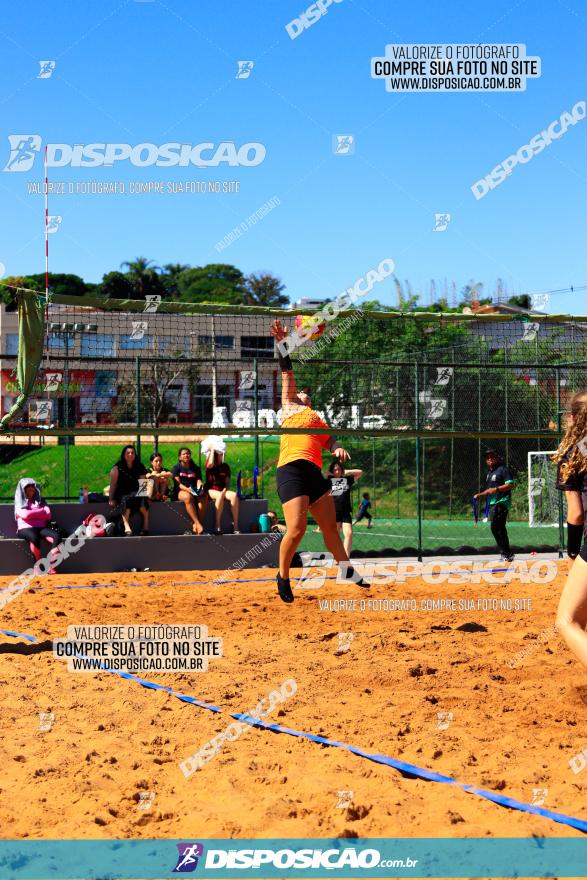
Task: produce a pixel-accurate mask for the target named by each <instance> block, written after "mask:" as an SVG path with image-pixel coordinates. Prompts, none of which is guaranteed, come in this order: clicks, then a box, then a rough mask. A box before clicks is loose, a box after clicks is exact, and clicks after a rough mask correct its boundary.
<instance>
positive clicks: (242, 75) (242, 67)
mask: <svg viewBox="0 0 587 880" xmlns="http://www.w3.org/2000/svg"><path fill="white" fill-rule="evenodd" d="M236 63H237V64H238V69H237V72H236V76H235V79H248V78H249V77H250V75H251V73H252V72H253V67H254V66H255V62H254V61H237V62H236Z"/></svg>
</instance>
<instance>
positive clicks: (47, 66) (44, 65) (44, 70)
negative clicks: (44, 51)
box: [37, 61, 55, 79]
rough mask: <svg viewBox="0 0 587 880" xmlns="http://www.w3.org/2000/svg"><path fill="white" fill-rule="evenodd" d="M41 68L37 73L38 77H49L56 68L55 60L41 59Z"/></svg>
mask: <svg viewBox="0 0 587 880" xmlns="http://www.w3.org/2000/svg"><path fill="white" fill-rule="evenodd" d="M39 67H40V68H41V69H40V71H39V72H38V74H37V79H49V77H50V76H51V75H52V73H53V71H54V70H55V61H39Z"/></svg>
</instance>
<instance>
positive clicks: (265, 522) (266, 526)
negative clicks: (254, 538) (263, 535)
mask: <svg viewBox="0 0 587 880" xmlns="http://www.w3.org/2000/svg"><path fill="white" fill-rule="evenodd" d="M259 528H260V529H261V531H262V532H270V531H271V520H270V518H269V515H268V514H267V513H262V514H261V515H260V517H259Z"/></svg>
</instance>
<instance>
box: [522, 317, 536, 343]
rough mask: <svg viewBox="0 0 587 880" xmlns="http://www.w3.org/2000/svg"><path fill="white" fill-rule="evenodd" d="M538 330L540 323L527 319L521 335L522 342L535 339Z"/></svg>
mask: <svg viewBox="0 0 587 880" xmlns="http://www.w3.org/2000/svg"><path fill="white" fill-rule="evenodd" d="M539 330H540V324H539V323H538V321H528V323H527V324H524V332H523V335H522V342H532V341H533V340H534V339H536V335H537V333H538V331H539Z"/></svg>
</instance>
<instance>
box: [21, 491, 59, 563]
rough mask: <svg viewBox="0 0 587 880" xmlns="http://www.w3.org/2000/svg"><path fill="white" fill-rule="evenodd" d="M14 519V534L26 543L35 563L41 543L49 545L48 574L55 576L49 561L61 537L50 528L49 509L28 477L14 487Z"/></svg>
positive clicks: (39, 552)
mask: <svg viewBox="0 0 587 880" xmlns="http://www.w3.org/2000/svg"><path fill="white" fill-rule="evenodd" d="M14 518H15V520H16V534H17V535H18V537H19V538H23V540H25V541H28V544H29V547H30V549H31V553H32V554H33V556H34V558H35V562H38V561H39V560H40V558H41V541H42V540H43V539H45V541H46V542H47V543H48V544H50V545H51V550H50V551H49V556H48V559H49V563H50V566H51V567H50V568H49V571H48V573H49V574H55V569H54V568H53V565H52V564H51V560H52V558H54V557H55V551H56V549H57V545H58V544H60V543H61V535H60V534H59V532H58V531H56V530H55V529H52V528H51V527H50V524H51V509H50V508H49V505H48V504H47V502H46V501H45V499H44V498H43V497H42V496H41V490H40V488H39V485H38V483H36V482H35V481H34V480H33V479H31V478H30V477H23V479H22V480H19V483H18V486H17V487H16V492H15V493H14ZM35 568H36V566H35ZM36 573H37V574H44V573H45V572H41V571H39V572H36Z"/></svg>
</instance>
